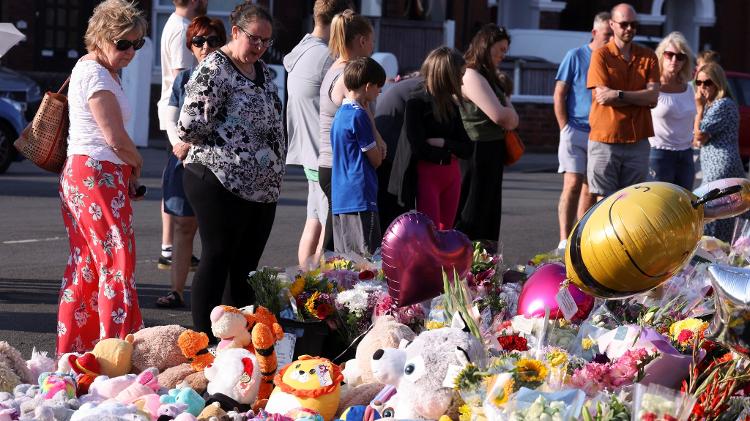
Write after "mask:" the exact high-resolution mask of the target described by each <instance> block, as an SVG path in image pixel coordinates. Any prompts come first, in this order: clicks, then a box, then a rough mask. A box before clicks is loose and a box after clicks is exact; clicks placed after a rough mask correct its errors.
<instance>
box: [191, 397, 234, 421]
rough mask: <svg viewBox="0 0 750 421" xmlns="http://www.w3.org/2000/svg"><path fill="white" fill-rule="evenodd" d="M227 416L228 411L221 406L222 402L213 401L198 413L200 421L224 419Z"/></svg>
mask: <svg viewBox="0 0 750 421" xmlns="http://www.w3.org/2000/svg"><path fill="white" fill-rule="evenodd" d="M226 417H227V412H226V411H225V410H223V409H222V408H221V404H220V403H219V402H213V403H210V404H208V405H206V407H205V408H203V411H201V413H200V414H198V417H197V419H198V421H209V420H211V419H215V420H224V419H226Z"/></svg>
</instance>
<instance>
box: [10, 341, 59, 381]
mask: <svg viewBox="0 0 750 421" xmlns="http://www.w3.org/2000/svg"><path fill="white" fill-rule="evenodd" d="M1 353H2V352H0V354H1ZM26 367H27V368H28V369H29V371H30V372H31V379H32V381H33V379H38V378H39V375H40V374H42V373H44V372H45V371H55V360H53V359H52V358H50V357H48V356H47V351H37V349H36V347H34V348H33V349H32V350H31V358H30V359H29V360H28V361H26ZM0 377H2V376H0Z"/></svg>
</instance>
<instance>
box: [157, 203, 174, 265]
mask: <svg viewBox="0 0 750 421" xmlns="http://www.w3.org/2000/svg"><path fill="white" fill-rule="evenodd" d="M172 223H173V222H172V215H170V214H168V213H166V212H164V201H163V200H162V202H161V244H162V246H164V245H170V246H171V245H172V237H173V235H172V231H173V227H172ZM159 252H160V253H161V250H159Z"/></svg>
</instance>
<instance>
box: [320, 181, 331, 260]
mask: <svg viewBox="0 0 750 421" xmlns="http://www.w3.org/2000/svg"><path fill="white" fill-rule="evenodd" d="M332 176H333V169H331V168H327V167H318V183H320V188H321V189H323V193H324V194H325V195H326V198H327V199H328V216H327V217H326V232H325V237H323V250H330V251H333V250H334V248H333V222H332V221H333V213H332V212H331V177H332Z"/></svg>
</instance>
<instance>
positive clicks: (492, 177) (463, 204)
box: [456, 140, 505, 241]
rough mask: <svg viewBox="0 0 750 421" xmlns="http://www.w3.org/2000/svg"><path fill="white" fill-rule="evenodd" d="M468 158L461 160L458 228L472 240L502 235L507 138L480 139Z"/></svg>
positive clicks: (496, 238)
mask: <svg viewBox="0 0 750 421" xmlns="http://www.w3.org/2000/svg"><path fill="white" fill-rule="evenodd" d="M473 143H474V152H473V153H472V154H471V157H470V158H469V159H467V160H463V159H462V160H461V161H460V164H461V179H462V182H461V199H460V201H459V205H458V215H457V216H456V229H457V230H459V231H461V232H463V233H464V234H466V235H467V236H469V238H470V239H471V240H472V241H476V240H492V241H498V239H499V238H500V215H501V213H502V202H503V169H504V167H503V161H504V159H505V141H504V140H492V141H479V142H473Z"/></svg>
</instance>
